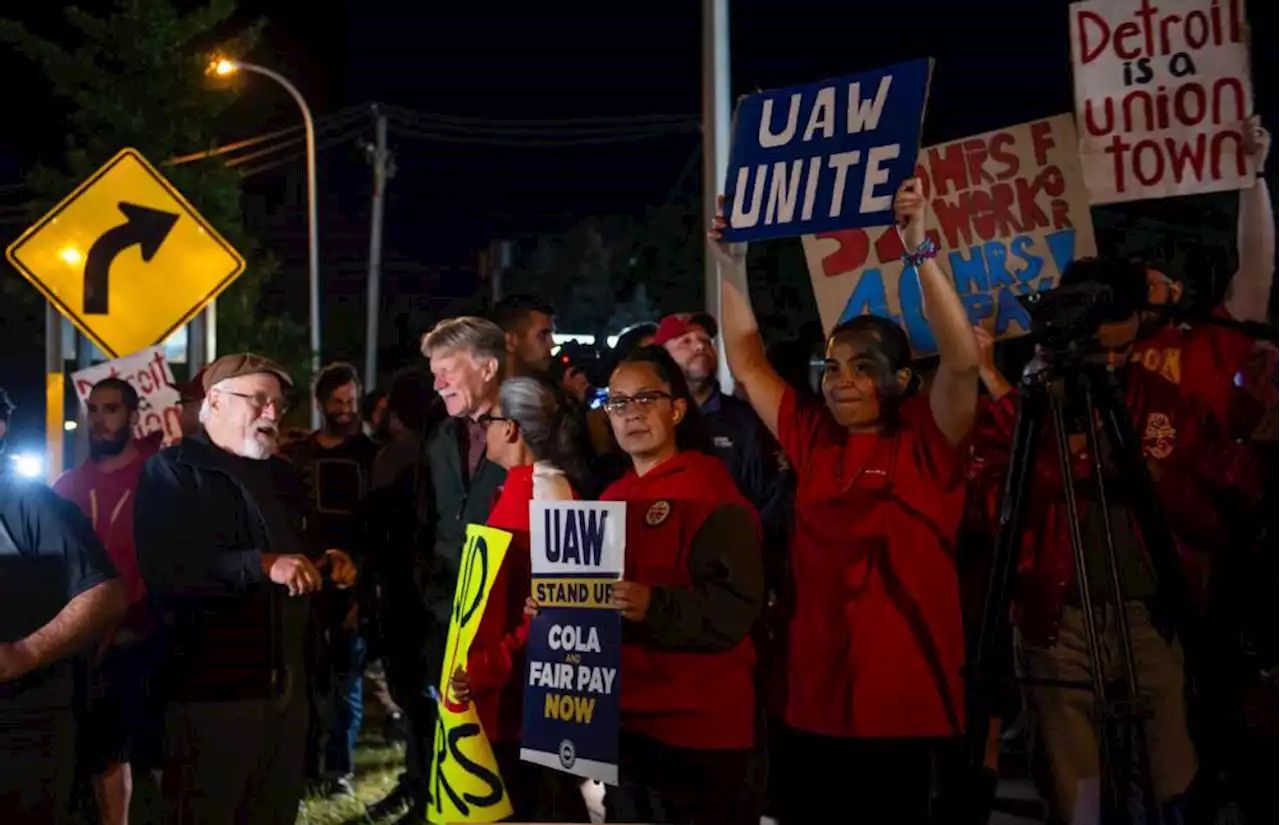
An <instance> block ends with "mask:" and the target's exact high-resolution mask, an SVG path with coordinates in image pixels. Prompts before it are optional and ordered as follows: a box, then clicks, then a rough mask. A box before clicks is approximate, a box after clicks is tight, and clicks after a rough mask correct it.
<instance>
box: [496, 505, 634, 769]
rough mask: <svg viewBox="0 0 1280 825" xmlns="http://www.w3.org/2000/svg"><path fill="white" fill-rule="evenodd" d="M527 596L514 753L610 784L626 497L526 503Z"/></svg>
mask: <svg viewBox="0 0 1280 825" xmlns="http://www.w3.org/2000/svg"><path fill="white" fill-rule="evenodd" d="M530 508H531V510H530V513H529V526H530V538H531V539H532V548H533V551H532V552H533V556H532V560H531V561H532V565H533V598H534V600H535V601H537V602H538V605H539V612H538V615H537V616H536V617H535V618H534V620H533V623H532V626H531V628H530V630H529V643H528V647H527V651H526V658H527V659H528V662H529V667H528V674H527V675H528V679H527V681H526V682H525V689H524V741H523V742H522V743H521V749H520V758H521V759H523V760H525V761H527V762H533V763H535V764H538V765H545V766H547V767H549V768H555V769H557V770H562V771H566V772H568V773H571V774H574V775H576V776H583V777H587V778H588V779H595V780H597V781H600V782H606V783H608V784H610V785H616V784H618V713H619V711H618V690H619V686H620V683H619V680H618V673H619V671H620V670H621V664H622V617H621V616H620V615H619V613H618V612H617V610H615V609H614V607H613V584H614V582H616V581H618V579H619V578H620V577H621V576H622V563H623V559H624V556H625V552H626V541H627V530H626V525H627V505H626V504H624V503H622V502H608V503H603V502H597V501H578V502H555V503H540V502H535V503H533V504H531V505H530Z"/></svg>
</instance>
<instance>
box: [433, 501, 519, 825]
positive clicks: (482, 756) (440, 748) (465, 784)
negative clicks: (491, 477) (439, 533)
mask: <svg viewBox="0 0 1280 825" xmlns="http://www.w3.org/2000/svg"><path fill="white" fill-rule="evenodd" d="M510 545H511V534H510V533H504V532H503V531H501V530H494V529H492V528H489V527H482V526H479V525H476V524H469V525H467V544H466V547H464V548H463V550H462V561H461V564H460V565H459V567H458V587H457V590H456V591H454V596H453V613H452V615H451V618H450V621H449V637H448V642H447V643H446V646H445V657H444V668H443V669H442V670H441V673H440V696H441V700H440V702H439V717H438V718H437V720H436V741H435V749H434V756H433V762H432V770H431V805H430V807H429V808H428V811H427V819H428V820H430V821H431V822H442V823H443V822H497V821H498V820H500V819H505V818H506V817H508V816H510V815H511V813H512V809H511V801H510V800H509V799H508V798H507V789H506V786H505V785H504V784H503V781H502V775H501V774H500V773H499V771H498V763H497V761H496V760H495V759H494V756H493V748H492V747H490V745H489V737H488V736H486V735H485V731H484V728H483V726H481V724H480V717H479V716H478V715H477V714H476V709H475V707H474V706H473V705H472V704H471V703H470V702H466V703H460V702H457V701H455V700H454V699H453V697H452V695H451V694H450V693H449V677H450V676H451V675H452V674H453V671H454V668H456V667H458V666H463V667H464V669H465V665H466V661H467V652H468V651H469V650H470V649H471V641H472V640H473V639H474V638H475V636H476V629H477V628H478V627H479V626H480V618H481V617H482V616H484V606H485V604H486V603H487V602H488V600H489V590H490V588H492V587H493V580H494V579H495V578H497V576H498V569H499V568H501V567H502V560H503V558H504V557H505V556H506V553H507V548H508V547H509V546H510Z"/></svg>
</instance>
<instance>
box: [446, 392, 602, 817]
mask: <svg viewBox="0 0 1280 825" xmlns="http://www.w3.org/2000/svg"><path fill="white" fill-rule="evenodd" d="M484 421H485V424H486V426H487V433H486V435H487V442H486V452H485V455H487V456H488V457H489V460H490V461H492V462H494V463H495V464H497V465H498V466H499V467H502V468H503V469H504V470H506V471H507V478H506V481H505V482H503V485H502V491H501V493H500V494H499V496H498V500H497V503H496V504H494V507H493V510H492V511H491V512H490V513H489V526H490V527H496V528H497V529H499V530H505V531H507V532H508V533H511V536H512V539H511V547H510V548H509V549H508V551H507V554H506V556H505V557H504V558H503V563H502V567H501V569H499V570H498V573H497V578H495V579H494V582H493V586H492V587H491V588H490V590H489V599H488V602H487V603H486V604H485V610H484V615H483V616H482V617H481V619H480V626H479V627H478V628H477V629H476V635H475V638H474V639H473V640H472V642H471V649H470V650H469V651H468V653H467V665H466V669H465V670H464V669H463V668H461V667H458V668H456V669H455V670H454V672H453V674H452V676H451V678H450V682H449V687H450V689H451V690H452V692H453V695H454V697H455V698H456V699H457V700H458V701H459V702H468V701H469V702H472V703H474V704H475V708H476V713H477V714H478V715H479V716H480V724H481V725H482V726H483V727H484V731H485V734H486V735H487V736H488V737H489V742H490V743H491V744H492V746H493V753H494V758H495V759H497V762H498V769H499V771H501V773H502V779H503V781H504V782H505V783H506V786H507V796H508V798H509V799H510V800H511V806H512V807H513V808H514V809H515V814H514V817H515V819H516V820H517V821H521V822H536V821H547V817H545V816H540V814H542V813H549V812H548V811H543V810H541V809H540V807H539V797H540V792H541V791H542V789H543V787H544V785H545V786H546V787H547V788H550V787H551V786H550V785H549V784H548V783H544V781H543V780H544V773H545V771H544V770H543V769H542V768H539V767H538V766H536V765H532V764H530V763H528V762H521V761H520V733H521V727H522V726H521V714H522V712H523V704H522V703H523V682H522V680H521V678H520V673H521V671H522V670H523V661H524V647H525V643H526V641H527V640H528V637H529V617H527V616H525V615H524V607H525V602H526V600H527V599H528V598H529V580H530V564H529V552H530V547H529V503H530V502H531V501H575V500H577V498H578V494H577V492H576V491H577V490H579V489H582V487H583V486H585V485H587V484H589V483H590V478H589V476H588V474H587V469H586V464H585V463H584V461H583V457H582V456H581V455H579V454H578V451H577V444H578V443H579V442H578V439H579V438H580V433H579V432H578V429H579V421H580V419H579V418H578V417H577V416H575V415H574V414H573V412H572V411H571V410H570V409H569V406H568V399H567V398H566V397H565V396H564V395H563V394H562V393H561V392H560V391H559V390H558V389H557V388H556V387H555V386H554V385H553V384H551V383H550V381H549V379H545V378H530V377H520V378H509V379H507V380H506V381H504V382H503V384H502V390H501V392H500V395H499V401H498V406H497V407H496V408H494V409H492V410H490V411H489V414H488V416H486V417H485V419H484ZM574 791H575V792H576V788H575V789H574ZM576 807H577V808H579V809H581V810H580V811H578V812H577V813H579V814H581V815H584V816H585V814H586V810H585V808H584V807H583V805H582V798H581V795H580V794H579V795H578V800H577V805H576ZM581 821H586V820H585V819H583V820H581Z"/></svg>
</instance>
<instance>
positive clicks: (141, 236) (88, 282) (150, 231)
mask: <svg viewBox="0 0 1280 825" xmlns="http://www.w3.org/2000/svg"><path fill="white" fill-rule="evenodd" d="M118 207H119V209H120V211H121V212H123V213H124V217H125V221H124V223H122V224H120V225H119V226H114V227H112V228H111V229H108V230H107V231H106V232H103V233H102V234H101V235H100V236H98V240H96V241H94V242H93V246H91V247H89V254H88V255H86V256H85V262H84V312H85V314H86V315H106V314H107V294H108V287H109V285H110V283H111V277H110V276H111V264H112V262H114V261H115V259H116V256H117V255H119V254H120V253H121V252H123V251H125V250H126V249H128V248H129V247H131V246H135V245H137V246H140V247H141V249H140V250H139V251H140V252H142V260H143V261H150V260H151V259H152V258H154V257H155V254H156V252H157V251H159V249H160V244H162V243H164V239H165V238H167V237H169V231H170V230H171V229H173V225H174V224H175V223H177V222H178V216H177V215H175V214H174V213H172V212H162V211H160V210H159V209H152V208H151V207H149V206H139V205H138V204H136V203H126V202H125V201H120V203H119V204H118Z"/></svg>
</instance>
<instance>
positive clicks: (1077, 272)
mask: <svg viewBox="0 0 1280 825" xmlns="http://www.w3.org/2000/svg"><path fill="white" fill-rule="evenodd" d="M1018 301H1019V302H1020V303H1021V304H1022V306H1023V308H1025V309H1026V310H1027V313H1028V314H1029V315H1030V316H1031V330H1030V331H1031V336H1032V339H1033V340H1035V341H1036V343H1038V344H1040V345H1042V346H1043V347H1045V348H1046V349H1048V350H1050V351H1051V352H1055V353H1061V354H1074V355H1082V354H1084V353H1085V352H1088V351H1089V350H1091V349H1094V348H1095V344H1094V338H1095V336H1096V335H1097V332H1098V328H1099V327H1101V326H1102V325H1103V324H1107V323H1116V322H1119V321H1125V320H1128V319H1129V318H1132V317H1133V316H1134V314H1136V313H1137V312H1139V311H1141V310H1143V309H1145V308H1146V307H1147V275H1146V270H1145V269H1144V268H1143V267H1142V265H1141V264H1139V263H1135V262H1132V261H1127V260H1124V259H1118V258H1081V259H1079V260H1076V261H1072V262H1071V263H1070V264H1069V265H1068V266H1067V269H1066V271H1065V272H1063V273H1062V280H1061V282H1060V283H1059V284H1058V286H1057V288H1055V289H1052V290H1049V291H1047V292H1033V293H1031V294H1028V295H1021V296H1019V297H1018Z"/></svg>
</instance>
